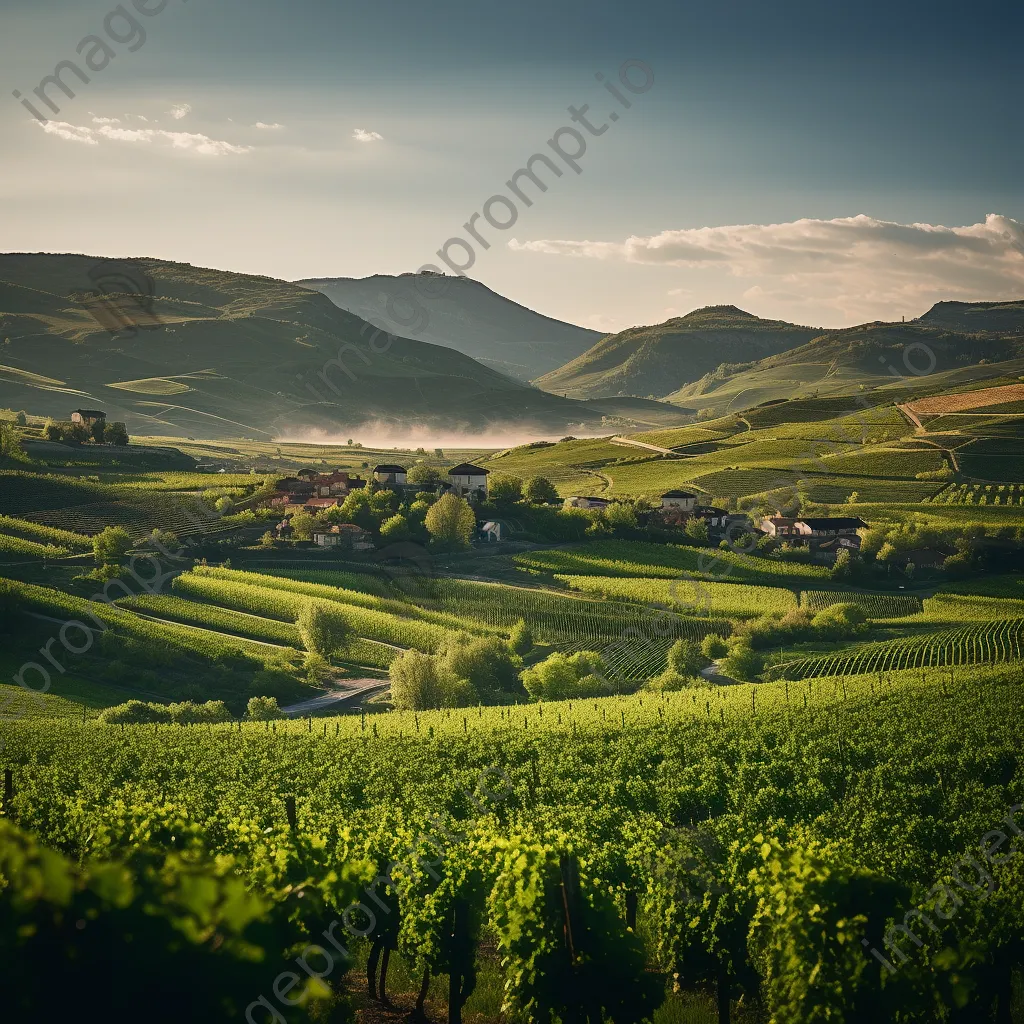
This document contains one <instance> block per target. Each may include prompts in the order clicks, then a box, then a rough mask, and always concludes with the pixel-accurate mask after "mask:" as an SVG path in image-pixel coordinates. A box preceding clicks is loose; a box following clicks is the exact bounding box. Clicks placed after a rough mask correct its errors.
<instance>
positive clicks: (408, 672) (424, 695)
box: [388, 651, 441, 711]
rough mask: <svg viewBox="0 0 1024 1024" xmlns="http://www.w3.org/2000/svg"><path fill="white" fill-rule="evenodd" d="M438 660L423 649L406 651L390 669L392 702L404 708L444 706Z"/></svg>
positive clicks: (417, 708) (412, 709) (417, 709)
mask: <svg viewBox="0 0 1024 1024" xmlns="http://www.w3.org/2000/svg"><path fill="white" fill-rule="evenodd" d="M437 669H438V664H437V659H436V658H434V657H432V656H431V655H429V654H423V653H422V652H420V651H403V652H402V654H400V655H399V656H398V657H397V658H395V660H394V661H393V662H391V667H390V668H389V669H388V678H389V679H390V680H391V703H392V704H394V706H395V707H396V708H399V709H401V710H403V711H424V710H426V709H427V708H437V707H440V706H441V684H440V682H439V680H438V677H437Z"/></svg>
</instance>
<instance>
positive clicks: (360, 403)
mask: <svg viewBox="0 0 1024 1024" xmlns="http://www.w3.org/2000/svg"><path fill="white" fill-rule="evenodd" d="M126 325H127V326H126ZM0 406H7V407H10V408H14V409H25V410H27V411H28V412H30V413H33V414H37V415H47V416H53V417H55V418H60V419H66V418H67V417H68V415H69V413H70V411H71V410H72V409H74V408H76V407H79V406H85V407H98V408H100V409H103V410H105V411H106V412H107V415H108V418H109V419H116V420H124V421H125V422H126V423H127V424H128V427H129V430H130V431H131V432H133V433H142V434H147V435H153V436H168V435H171V436H180V435H194V436H202V437H210V438H225V437H252V438H272V437H275V436H281V435H282V434H286V433H287V434H291V435H293V436H294V435H296V434H298V433H301V432H302V431H303V430H310V429H320V430H325V431H328V432H330V431H340V430H343V429H350V428H353V427H358V426H365V425H367V424H370V425H381V426H384V427H388V426H401V427H403V428H406V427H413V426H424V427H429V428H439V427H443V428H444V429H445V430H446V431H447V432H449V433H450V432H452V431H459V430H466V431H471V430H480V429H484V428H490V429H494V428H504V427H506V426H510V425H511V426H516V427H517V428H519V429H532V430H535V431H537V432H539V433H559V432H568V431H573V430H575V431H577V432H582V431H586V430H590V429H596V428H600V427H602V426H604V425H606V424H605V418H606V417H613V418H616V419H619V418H622V419H625V420H626V421H628V422H630V423H634V424H638V425H639V424H644V425H651V426H654V425H664V426H667V425H670V424H671V423H677V422H679V421H680V419H681V417H682V415H683V410H680V409H678V408H677V407H674V406H669V405H665V404H660V403H655V402H627V403H623V402H614V401H613V402H603V403H599V404H595V405H591V404H588V403H585V402H574V401H569V400H566V399H564V398H561V397H559V396H555V395H550V394H547V393H545V392H543V391H540V390H538V389H536V388H533V387H530V386H528V385H527V384H524V383H522V382H520V381H515V380H512V379H511V378H509V377H507V376H505V375H504V374H502V373H499V372H498V371H497V370H495V369H493V368H491V367H487V366H484V365H482V364H481V363H478V362H476V361H475V360H473V359H471V358H469V357H468V356H466V355H464V354H462V353H461V352H457V351H455V350H454V349H451V348H447V347H442V346H439V345H433V344H429V343H428V342H425V341H420V340H412V339H409V338H390V339H389V338H388V337H387V336H386V335H383V334H379V333H377V332H376V331H375V330H374V329H373V328H371V327H370V325H368V324H367V323H366V322H365V321H364V320H362V319H360V318H359V317H357V316H355V315H353V314H351V313H348V312H346V311H344V310H342V309H340V308H338V306H336V305H335V304H334V303H332V302H331V301H330V300H329V299H328V298H327V297H326V296H325V295H321V294H320V293H319V292H316V291H312V290H310V289H308V288H304V287H300V286H299V285H295V284H290V283H288V282H285V281H277V280H273V279H271V278H263V277H255V276H251V275H246V274H234V273H229V272H225V271H219V270H207V269H203V268H198V267H193V266H190V265H188V264H178V263H169V262H165V261H161V260H156V259H148V258H139V259H131V260H119V261H111V260H102V259H99V258H96V257H90V256H81V255H51V254H45V253H35V254H23V253H10V254H3V255H0Z"/></svg>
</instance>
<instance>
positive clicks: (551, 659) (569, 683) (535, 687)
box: [521, 651, 612, 700]
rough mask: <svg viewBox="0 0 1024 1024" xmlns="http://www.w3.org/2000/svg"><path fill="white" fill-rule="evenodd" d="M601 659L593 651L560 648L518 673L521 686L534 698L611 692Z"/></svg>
mask: <svg viewBox="0 0 1024 1024" xmlns="http://www.w3.org/2000/svg"><path fill="white" fill-rule="evenodd" d="M603 668H604V662H603V661H602V660H601V655H600V654H598V653H597V652H596V651H577V652H576V653H575V654H571V655H565V654H562V653H561V652H560V651H556V652H555V653H554V654H552V655H549V656H548V657H547V658H545V659H544V661H542V662H540V663H539V664H537V665H534V666H533V667H532V668H528V669H526V671H525V672H523V674H522V677H521V678H522V682H523V686H525V687H526V691H527V693H529V695H530V696H531V697H532V698H533V699H534V700H571V699H573V698H576V697H603V696H606V695H607V694H609V693H611V692H612V689H611V687H610V686H609V685H608V683H607V682H606V680H605V679H604V676H603V674H602V670H603Z"/></svg>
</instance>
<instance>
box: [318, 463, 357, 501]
mask: <svg viewBox="0 0 1024 1024" xmlns="http://www.w3.org/2000/svg"><path fill="white" fill-rule="evenodd" d="M312 483H313V489H314V490H315V491H316V494H317V497H319V498H330V497H333V496H334V495H338V494H341V495H344V494H348V492H349V491H350V490H352V488H353V487H355V486H357V485H356V483H355V480H353V479H350V477H349V475H348V473H343V472H341V470H338V469H336V470H335V471H334V472H333V473H318V474H317V475H316V476H315V477H314V478H313V481H312ZM363 484H364V481H363V480H360V481H359V485H358V486H363Z"/></svg>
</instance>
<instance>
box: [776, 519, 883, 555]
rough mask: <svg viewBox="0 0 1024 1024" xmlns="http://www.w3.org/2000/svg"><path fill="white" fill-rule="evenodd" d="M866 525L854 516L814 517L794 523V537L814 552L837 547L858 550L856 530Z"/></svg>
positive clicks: (858, 539)
mask: <svg viewBox="0 0 1024 1024" xmlns="http://www.w3.org/2000/svg"><path fill="white" fill-rule="evenodd" d="M867 525H868V524H867V523H865V522H864V520H863V519H858V518H857V517H856V516H814V517H809V518H805V519H798V520H797V521H796V523H794V529H795V531H796V535H797V536H798V537H799V538H800V539H801V540H803V541H806V542H807V543H809V544H810V546H811V549H812V550H814V551H820V550H829V549H837V548H839V547H846V548H853V549H854V550H858V551H859V550H860V537H859V536H858V534H857V531H858V530H863V529H864V528H865V527H866V526H867Z"/></svg>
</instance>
